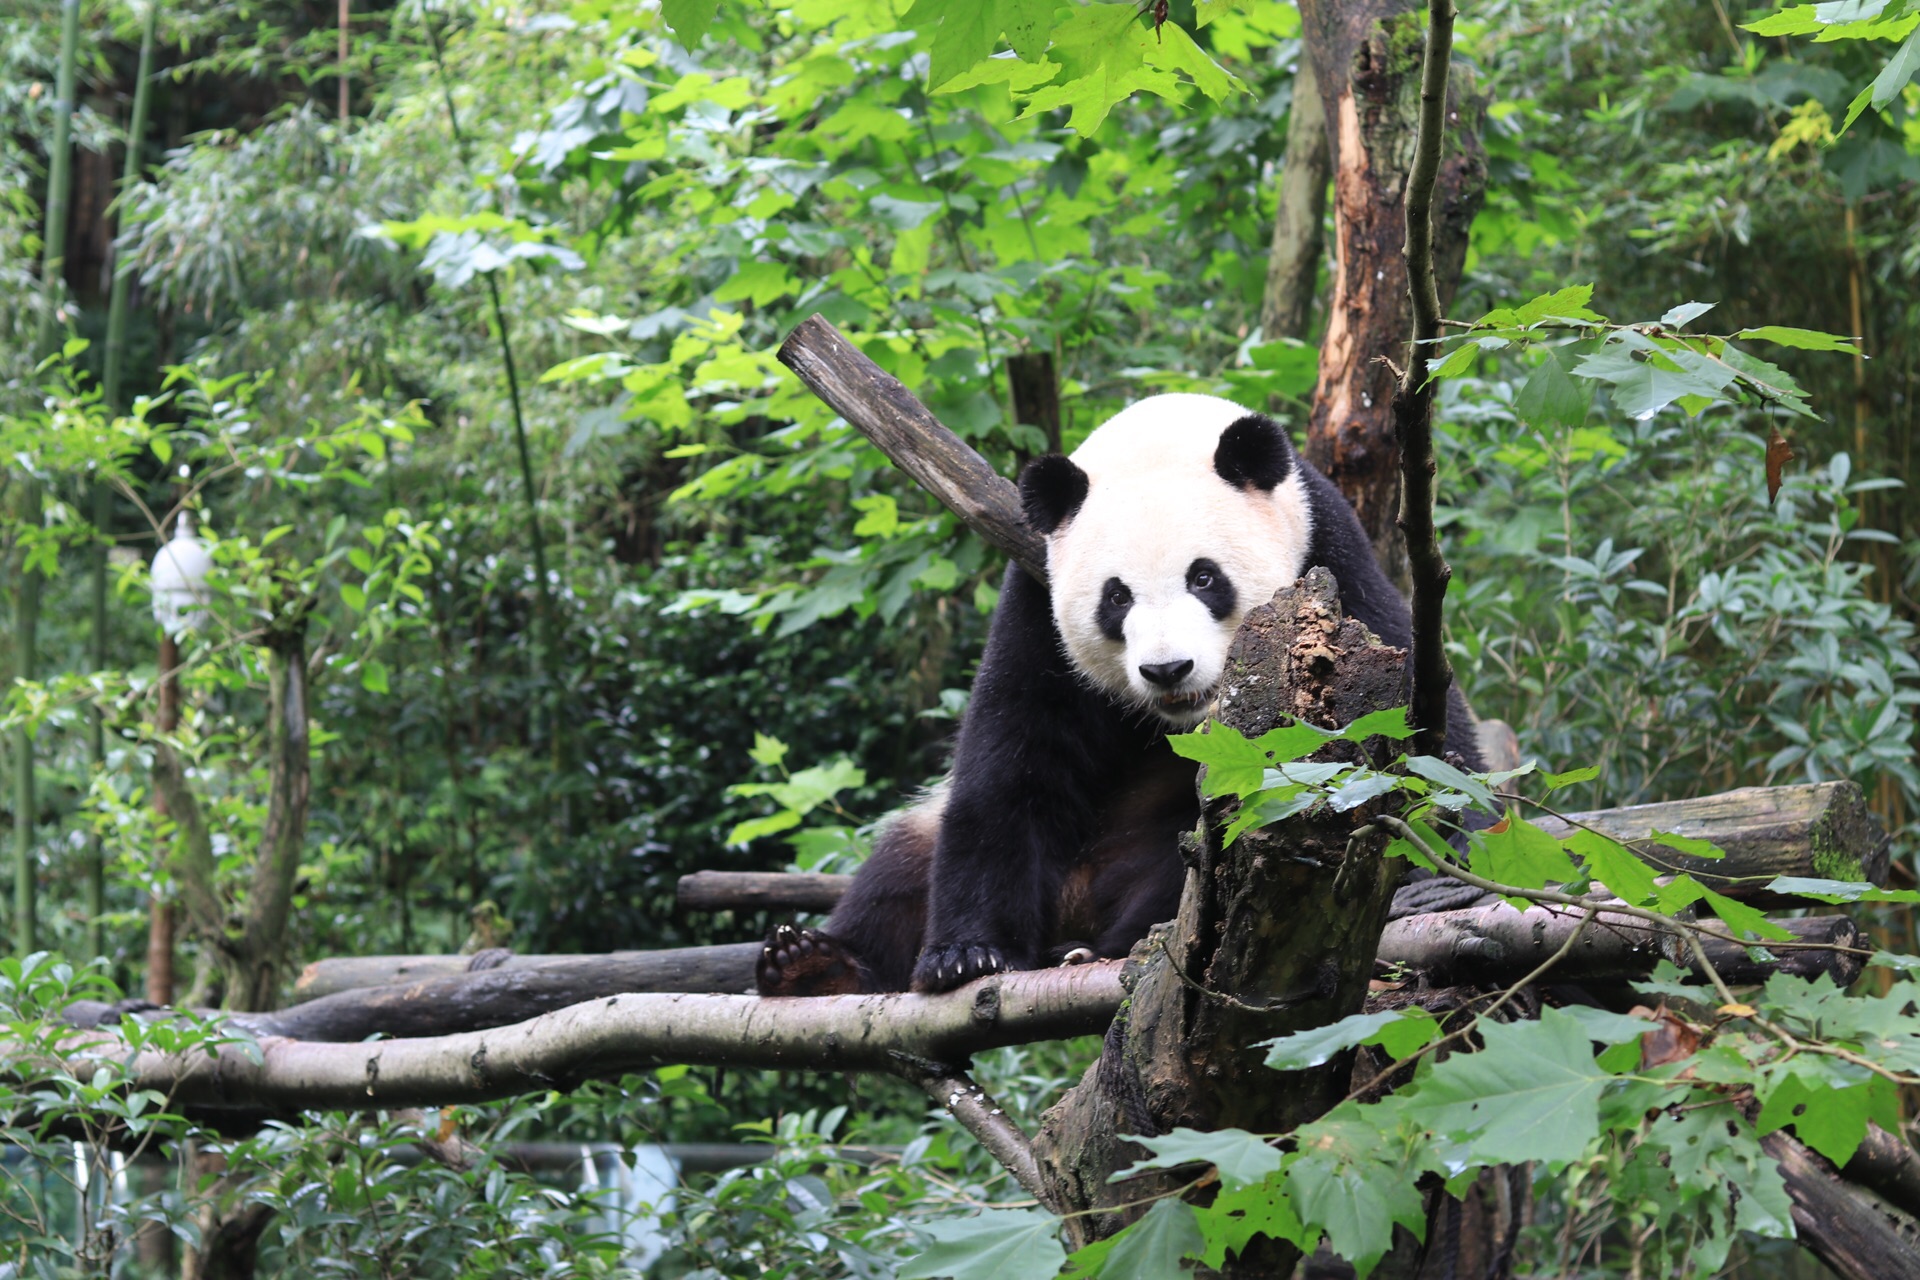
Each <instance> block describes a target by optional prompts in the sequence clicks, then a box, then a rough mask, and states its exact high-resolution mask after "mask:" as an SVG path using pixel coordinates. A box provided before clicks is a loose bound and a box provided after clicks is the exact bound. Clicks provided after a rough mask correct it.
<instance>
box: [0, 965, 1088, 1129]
mask: <svg viewBox="0 0 1920 1280" xmlns="http://www.w3.org/2000/svg"><path fill="white" fill-rule="evenodd" d="M1119 970H1120V965H1119V963H1117V962H1112V961H1108V962H1100V963H1094V964H1086V965H1079V966H1075V967H1072V968H1058V969H1042V970H1029V971H1025V972H1019V973H1003V974H995V975H993V976H992V977H988V978H983V979H981V980H980V981H978V982H975V983H973V984H971V985H969V986H966V987H963V988H961V989H960V990H958V991H953V992H948V993H946V994H944V995H938V996H922V995H913V994H895V995H874V996H819V997H813V998H807V999H786V1000H776V999H765V998H762V997H759V996H730V995H677V994H676V995H622V996H610V997H608V998H607V999H605V1000H594V1001H589V1002H587V1003H583V1004H576V1005H571V1006H569V1007H567V1008H565V1009H561V1010H558V1011H556V1012H553V1013H548V1014H542V1015H541V1016H540V1017H537V1018H532V1019H529V1020H528V1021H525V1022H519V1023H515V1024H513V1025H512V1026H506V1027H497V1028H493V1029H490V1030H486V1031H473V1032H467V1033H465V1034H462V1035H452V1036H440V1037H435V1038H432V1039H417V1040H382V1041H377V1042H373V1043H354V1044H323V1043H313V1042H308V1041H300V1040H289V1039H286V1038H284V1037H280V1036H267V1037H264V1038H262V1039H260V1040H259V1042H258V1047H259V1058H260V1061H259V1062H257V1063H256V1062H255V1061H253V1059H252V1056H251V1055H250V1054H248V1053H245V1052H242V1051H240V1050H239V1049H238V1048H235V1047H233V1046H222V1047H220V1048H219V1049H218V1051H217V1052H214V1053H211V1054H209V1053H206V1052H202V1051H197V1050H196V1051H194V1052H191V1053H188V1054H185V1055H179V1056H176V1055H169V1054H164V1053H158V1052H142V1053H138V1054H135V1055H134V1056H133V1058H132V1061H131V1063H130V1076H131V1078H130V1081H129V1087H130V1088H133V1089H157V1090H159V1091H161V1092H162V1093H165V1094H168V1095H169V1096H170V1097H171V1099H172V1103H173V1104H174V1105H178V1106H181V1107H187V1108H194V1109H197V1110H201V1111H203V1112H204V1111H217V1110H219V1109H222V1108H238V1109H241V1110H244V1111H249V1112H255V1113H257V1112H258V1111H259V1110H260V1109H261V1108H269V1109H278V1110H281V1111H294V1110H327V1109H333V1108H339V1109H345V1110H367V1109H373V1108H378V1109H382V1110H385V1109H391V1108H394V1107H409V1106H442V1107H444V1106H457V1105H461V1104H464V1103H471V1102H487V1101H492V1100H494V1099H498V1098H510V1097H514V1096H517V1095H519V1094H524V1093H532V1092H539V1091H544V1090H548V1089H559V1090H568V1089H572V1088H575V1087H576V1086H578V1085H579V1084H581V1083H582V1082H584V1081H587V1080H600V1079H614V1078H618V1077H619V1076H621V1075H624V1074H626V1073H628V1072H632V1071H642V1070H647V1069H650V1068H653V1067H658V1066H663V1065H666V1064H670V1063H685V1064H691V1065H696V1066H699V1065H714V1066H727V1067H736V1068H741V1069H745V1070H752V1069H757V1068H764V1069H768V1070H781V1071H793V1070H806V1071H885V1072H897V1071H898V1070H899V1067H900V1061H901V1056H902V1055H909V1056H911V1057H914V1058H919V1059H924V1060H927V1061H930V1062H934V1063H954V1062H965V1061H966V1060H967V1058H968V1057H969V1056H971V1055H972V1054H974V1053H978V1052H981V1051H983V1050H986V1049H992V1048H998V1047H1001V1046H1003V1045H1010V1044H1025V1043H1029V1042H1031V1041H1034V1040H1055V1039H1064V1038H1066V1037H1069V1036H1078V1035H1088V1034H1091V1033H1094V1032H1097V1031H1099V1030H1100V1029H1101V1028H1103V1027H1105V1026H1106V1025H1107V1024H1108V1023H1109V1022H1111V1021H1112V1018H1113V1014H1114V1011H1115V1009H1117V1008H1118V1007H1119V1004H1120V1000H1121V994H1122V993H1121V985H1120V972H1119ZM237 1021H238V1020H237ZM66 1052H67V1053H68V1055H69V1057H70V1059H71V1061H70V1062H69V1064H68V1065H69V1069H71V1070H74V1071H76V1072H81V1073H86V1072H87V1071H88V1068H87V1066H86V1063H85V1061H84V1060H83V1059H84V1058H85V1057H87V1056H96V1057H97V1056H99V1055H103V1054H110V1055H114V1056H116V1057H120V1056H124V1055H125V1052H126V1050H125V1045H124V1043H123V1042H122V1041H121V1040H120V1039H119V1037H118V1036H115V1035H113V1034H112V1033H110V1032H108V1031H106V1030H105V1029H99V1030H94V1031H76V1032H75V1033H74V1038H73V1039H72V1040H71V1041H69V1042H68V1045H67V1048H66ZM41 1069H43V1068H42V1064H40V1063H38V1062H36V1061H31V1060H26V1059H9V1058H8V1057H6V1056H0V1071H5V1072H8V1073H10V1074H19V1073H29V1074H30V1073H33V1072H35V1071H38V1070H41Z"/></svg>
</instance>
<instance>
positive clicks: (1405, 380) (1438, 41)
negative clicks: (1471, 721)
mask: <svg viewBox="0 0 1920 1280" xmlns="http://www.w3.org/2000/svg"><path fill="white" fill-rule="evenodd" d="M1452 58H1453V4H1452V0H1429V3H1428V5H1427V53H1426V61H1425V63H1424V65H1423V66H1422V68H1421V78H1420V134H1419V140H1418V141H1417V142H1416V143H1415V144H1414V156H1413V170H1412V172H1411V173H1409V174H1408V175H1407V201H1406V203H1407V247H1406V256H1407V289H1408V292H1409V293H1410V295H1411V296H1412V299H1413V337H1412V340H1411V341H1410V342H1409V343H1408V346H1407V363H1406V367H1405V371H1404V372H1403V373H1402V374H1401V377H1400V387H1399V390H1398V392H1397V393H1396V394H1395V395H1394V398H1393V430H1394V435H1395V437H1396V438H1397V439H1398V441H1399V444H1400V531H1401V533H1402V534H1404V535H1405V537H1406V540H1407V564H1408V567H1409V569H1410V571H1411V574H1412V578H1413V602H1412V603H1413V653H1412V655H1411V658H1410V661H1411V662H1412V664H1413V697H1412V707H1411V708H1410V710H1409V715H1408V718H1409V719H1410V720H1411V721H1412V723H1413V725H1414V727H1415V728H1416V729H1418V730H1419V731H1420V734H1419V737H1418V738H1417V739H1416V741H1417V742H1418V744H1419V749H1420V750H1421V751H1423V752H1425V753H1426V754H1428V755H1434V756H1438V755H1441V754H1442V753H1444V752H1445V750H1446V742H1447V688H1448V686H1450V685H1451V684H1452V683H1453V668H1452V666H1451V664H1449V663H1448V661H1447V652H1446V648H1445V646H1444V645H1443V644H1442V637H1441V628H1442V626H1443V625H1444V621H1445V607H1446V598H1447V580H1448V579H1449V578H1451V577H1452V576H1453V570H1452V569H1451V568H1449V567H1448V565H1447V562H1446V559H1445V557H1443V556H1442V555H1441V554H1440V542H1439V538H1438V535H1437V534H1436V533H1435V530H1434V525H1433V474H1434V462H1433V383H1432V381H1431V380H1430V379H1429V378H1428V377H1427V373H1426V369H1427V361H1426V352H1427V350H1428V347H1429V346H1430V345H1431V344H1432V343H1433V342H1434V341H1435V340H1436V339H1438V338H1439V336H1440V288H1439V285H1438V283H1437V282H1436V281H1435V279H1434V271H1433V188H1434V180H1435V178H1437V177H1438V176H1439V173H1440V148H1441V143H1442V142H1443V141H1444V140H1445V137H1446V120H1447V68H1448V65H1449V63H1450V62H1451V61H1452Z"/></svg>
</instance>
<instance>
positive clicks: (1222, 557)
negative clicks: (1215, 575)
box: [1047, 395, 1311, 728]
mask: <svg viewBox="0 0 1920 1280" xmlns="http://www.w3.org/2000/svg"><path fill="white" fill-rule="evenodd" d="M1250 412H1251V411H1250V410H1248V409H1244V408H1242V407H1240V406H1239V405H1237V404H1234V403H1232V402H1231V401H1228V400H1221V399H1219V398H1217V397H1215V396H1198V395H1163V396H1151V397H1149V398H1147V399H1145V400H1142V401H1140V402H1138V403H1137V404H1134V405H1131V406H1129V407H1128V408H1126V409H1124V410H1122V411H1121V412H1120V413H1118V414H1116V415H1114V416H1113V417H1112V418H1110V419H1108V420H1107V422H1105V423H1104V424H1102V425H1101V426H1100V427H1099V428H1098V429H1097V430H1096V431H1094V433H1093V434H1092V435H1090V436H1088V437H1087V439H1086V442H1085V443H1084V444H1082V445H1081V446H1080V447H1079V448H1078V449H1076V450H1074V452H1073V461H1074V462H1075V464H1077V465H1078V466H1079V467H1080V468H1081V469H1082V470H1083V471H1085V472H1086V473H1087V480H1088V487H1087V499H1086V501H1085V502H1084V503H1082V504H1081V506H1080V509H1079V510H1078V511H1076V512H1075V513H1074V514H1073V515H1072V516H1071V517H1070V518H1069V519H1068V520H1067V521H1066V522H1064V523H1063V524H1062V525H1061V526H1060V527H1059V528H1058V529H1056V530H1055V531H1054V533H1053V535H1052V536H1051V537H1049V538H1048V539H1047V575H1048V578H1049V579H1050V581H1051V584H1052V586H1051V592H1052V599H1053V618H1054V622H1055V624H1056V625H1058V626H1059V628H1060V635H1061V637H1062V638H1063V639H1064V640H1065V642H1066V647H1067V656H1068V657H1069V658H1070V659H1071V660H1072V662H1073V665H1074V668H1075V669H1076V670H1078V671H1079V672H1080V673H1081V674H1082V675H1084V676H1085V677H1086V678H1087V679H1089V680H1090V681H1092V682H1093V683H1094V684H1095V685H1097V686H1099V687H1100V688H1101V689H1104V690H1106V691H1107V692H1108V693H1110V694H1113V695H1114V696H1116V697H1119V698H1122V699H1124V700H1129V701H1132V702H1135V703H1137V704H1139V705H1140V706H1141V708H1142V709H1143V710H1150V711H1152V712H1153V713H1154V714H1156V715H1158V716H1160V717H1162V718H1163V719H1165V720H1167V721H1168V722H1169V723H1172V724H1174V725H1176V726H1179V727H1182V728H1187V727H1191V726H1192V725H1194V724H1197V723H1199V721H1200V720H1201V719H1202V718H1204V717H1205V715H1206V713H1207V709H1208V703H1209V702H1210V701H1211V697H1212V693H1213V690H1214V688H1215V686H1216V685H1218V684H1219V682H1220V675H1221V672H1222V671H1223V670H1224V668H1225V666H1226V658H1227V648H1228V646H1229V645H1231V644H1232V642H1233V635H1234V632H1235V631H1237V630H1239V627H1240V620H1241V618H1242V616H1243V615H1244V614H1245V613H1246V611H1247V610H1248V609H1250V608H1253V607H1254V606H1255V605H1260V604H1264V603H1266V602H1267V601H1268V600H1270V599H1272V598H1273V593H1274V592H1275V591H1277V590H1279V589H1280V588H1281V587H1284V586H1286V585H1288V584H1289V583H1291V582H1293V581H1294V580H1295V579H1296V578H1298V577H1299V576H1300V573H1301V570H1302V569H1303V568H1305V561H1306V557H1307V546H1308V541H1309V535H1310V533H1311V516H1310V513H1309V511H1308V507H1307V497H1306V489H1305V486H1304V484H1303V482H1302V481H1301V479H1300V472H1299V468H1298V466H1296V467H1295V468H1294V469H1293V470H1292V472H1291V473H1290V474H1289V475H1288V476H1287V478H1286V480H1284V481H1283V482H1281V483H1280V484H1278V485H1276V486H1275V487H1274V489H1273V491H1272V492H1270V493H1262V492H1261V491H1260V490H1258V489H1254V488H1246V489H1241V488H1238V487H1235V486H1233V485H1230V484H1228V483H1227V482H1226V481H1225V480H1222V479H1221V478H1220V476H1219V475H1218V474H1217V473H1216V472H1215V471H1214V469H1213V455H1214V450H1215V448H1216V447H1217V446H1218V444H1219V441H1220V433H1221V432H1223V431H1225V430H1226V429H1227V427H1228V426H1230V425H1232V424H1233V423H1234V422H1236V421H1238V420H1239V419H1241V418H1244V417H1246V416H1247V415H1248V413H1250ZM1201 558H1205V559H1209V560H1212V561H1214V562H1215V563H1216V564H1218V565H1219V566H1220V567H1221V569H1223V570H1224V571H1225V572H1226V575H1227V577H1228V578H1229V579H1230V580H1231V581H1232V582H1233V586H1234V590H1235V593H1236V600H1235V607H1234V610H1233V612H1232V613H1230V614H1228V615H1227V616H1226V617H1224V618H1219V619H1216V618H1215V617H1214V616H1213V614H1212V613H1211V612H1210V611H1209V610H1208V609H1207V606H1206V605H1204V604H1203V603H1201V602H1200V600H1198V599H1197V598H1196V597H1195V596H1194V595H1193V594H1192V593H1191V592H1190V591H1188V590H1187V568H1188V566H1189V565H1191V564H1192V563H1193V562H1194V561H1195V560H1197V559H1201ZM1109 578H1119V579H1120V580H1121V581H1122V582H1124V583H1126V584H1127V587H1128V589H1129V590H1131V591H1132V592H1133V607H1132V609H1131V610H1130V611H1129V612H1128V613H1127V617H1126V621H1125V623H1124V624H1123V625H1122V632H1123V634H1124V635H1125V640H1124V642H1116V641H1113V640H1109V639H1108V638H1107V637H1106V636H1105V635H1103V634H1102V633H1101V631H1100V624H1099V621H1098V618H1097V611H1098V609H1099V605H1100V595H1101V591H1102V589H1103V588H1104V587H1105V585H1106V583H1107V580H1108V579H1109ZM1183 660H1191V661H1192V662H1193V671H1192V672H1191V673H1189V675H1188V676H1187V678H1186V679H1185V680H1184V681H1183V682H1182V683H1181V684H1180V685H1179V686H1178V687H1177V688H1175V689H1172V690H1167V689H1162V688H1158V687H1156V686H1154V685H1153V684H1151V683H1149V682H1148V681H1147V679H1146V678H1145V677H1144V676H1142V675H1141V674H1140V667H1141V665H1142V664H1143V663H1162V662H1180V661H1183ZM1169 694H1171V695H1175V696H1181V695H1194V694H1200V695H1204V696H1202V697H1200V698H1199V699H1198V700H1196V701H1191V702H1184V703H1181V704H1180V705H1177V706H1172V707H1170V706H1168V705H1166V703H1165V699H1166V698H1167V696H1168V695H1169Z"/></svg>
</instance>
